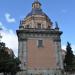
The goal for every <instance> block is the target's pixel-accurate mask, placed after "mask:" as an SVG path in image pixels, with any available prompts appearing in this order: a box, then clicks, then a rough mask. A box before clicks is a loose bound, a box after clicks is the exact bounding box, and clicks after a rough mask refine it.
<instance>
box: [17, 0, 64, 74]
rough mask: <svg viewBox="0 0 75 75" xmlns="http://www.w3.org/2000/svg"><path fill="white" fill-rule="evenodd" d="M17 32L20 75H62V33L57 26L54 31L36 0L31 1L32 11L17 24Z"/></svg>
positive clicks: (49, 20)
mask: <svg viewBox="0 0 75 75" xmlns="http://www.w3.org/2000/svg"><path fill="white" fill-rule="evenodd" d="M16 33H17V36H18V57H19V59H20V61H21V64H20V67H21V70H22V71H21V72H20V73H19V75H62V70H63V62H62V51H61V34H62V31H60V30H59V27H58V24H57V23H56V26H55V28H53V23H52V21H51V19H50V18H49V17H48V16H47V15H46V14H45V13H44V12H43V10H42V8H41V3H40V2H39V1H38V0H34V2H33V3H32V10H31V11H30V12H29V13H28V14H27V16H26V17H25V18H24V19H23V20H21V21H20V26H19V29H18V30H17V31H16Z"/></svg>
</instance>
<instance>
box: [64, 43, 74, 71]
mask: <svg viewBox="0 0 75 75" xmlns="http://www.w3.org/2000/svg"><path fill="white" fill-rule="evenodd" d="M73 66H74V54H73V51H72V48H71V44H70V43H69V42H67V46H66V55H65V59H64V69H65V71H66V72H72V71H73Z"/></svg>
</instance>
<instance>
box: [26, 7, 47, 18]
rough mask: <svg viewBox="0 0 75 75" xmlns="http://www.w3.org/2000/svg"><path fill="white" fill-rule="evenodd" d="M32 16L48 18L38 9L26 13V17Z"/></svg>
mask: <svg viewBox="0 0 75 75" xmlns="http://www.w3.org/2000/svg"><path fill="white" fill-rule="evenodd" d="M32 15H42V16H46V17H48V16H47V15H46V14H45V13H44V12H43V11H42V9H38V8H34V9H32V11H31V12H30V13H28V14H27V16H26V17H29V16H32Z"/></svg>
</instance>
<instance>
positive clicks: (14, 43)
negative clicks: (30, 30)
mask: <svg viewBox="0 0 75 75" xmlns="http://www.w3.org/2000/svg"><path fill="white" fill-rule="evenodd" d="M2 27H3V28H4V29H3V30H2V31H1V32H0V33H1V35H2V39H1V41H2V42H4V43H5V44H6V47H8V48H11V49H13V51H14V53H15V55H16V56H17V53H18V40H17V35H16V34H15V33H14V32H13V30H11V29H7V28H5V27H4V26H2Z"/></svg>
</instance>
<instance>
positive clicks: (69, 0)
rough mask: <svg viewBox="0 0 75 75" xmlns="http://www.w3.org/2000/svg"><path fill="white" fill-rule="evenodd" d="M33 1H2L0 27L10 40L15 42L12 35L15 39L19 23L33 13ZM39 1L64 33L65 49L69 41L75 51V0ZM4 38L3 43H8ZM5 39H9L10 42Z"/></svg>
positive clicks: (0, 0) (63, 44)
mask: <svg viewBox="0 0 75 75" xmlns="http://www.w3.org/2000/svg"><path fill="white" fill-rule="evenodd" d="M33 1H34V0H0V26H2V27H3V28H4V32H6V35H7V34H8V35H9V36H10V37H11V39H10V40H13V39H12V35H11V33H12V34H13V36H14V38H15V37H16V30H17V29H18V27H19V22H20V20H21V19H23V18H24V17H25V16H26V15H27V14H28V13H29V12H30V11H31V8H32V3H33ZM39 1H40V3H41V4H42V9H43V11H44V12H45V13H46V14H47V15H48V16H49V18H50V19H51V20H52V22H53V23H55V21H57V22H58V25H59V27H60V30H62V31H63V34H62V36H61V37H62V46H63V48H64V46H65V45H66V42H67V41H69V42H70V43H71V44H72V46H73V49H75V0H39ZM3 37H4V38H3V40H2V41H4V42H6V43H8V41H9V39H8V38H6V37H5V36H4V35H3ZM5 39H8V41H7V40H5ZM16 39H17V37H16ZM10 42H11V41H10ZM15 42H16V41H15ZM16 44H17V43H16ZM7 46H9V45H7ZM10 48H11V47H10ZM15 48H16V46H15ZM15 48H13V49H15ZM16 49H17V48H16ZM16 52H17V51H16Z"/></svg>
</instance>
